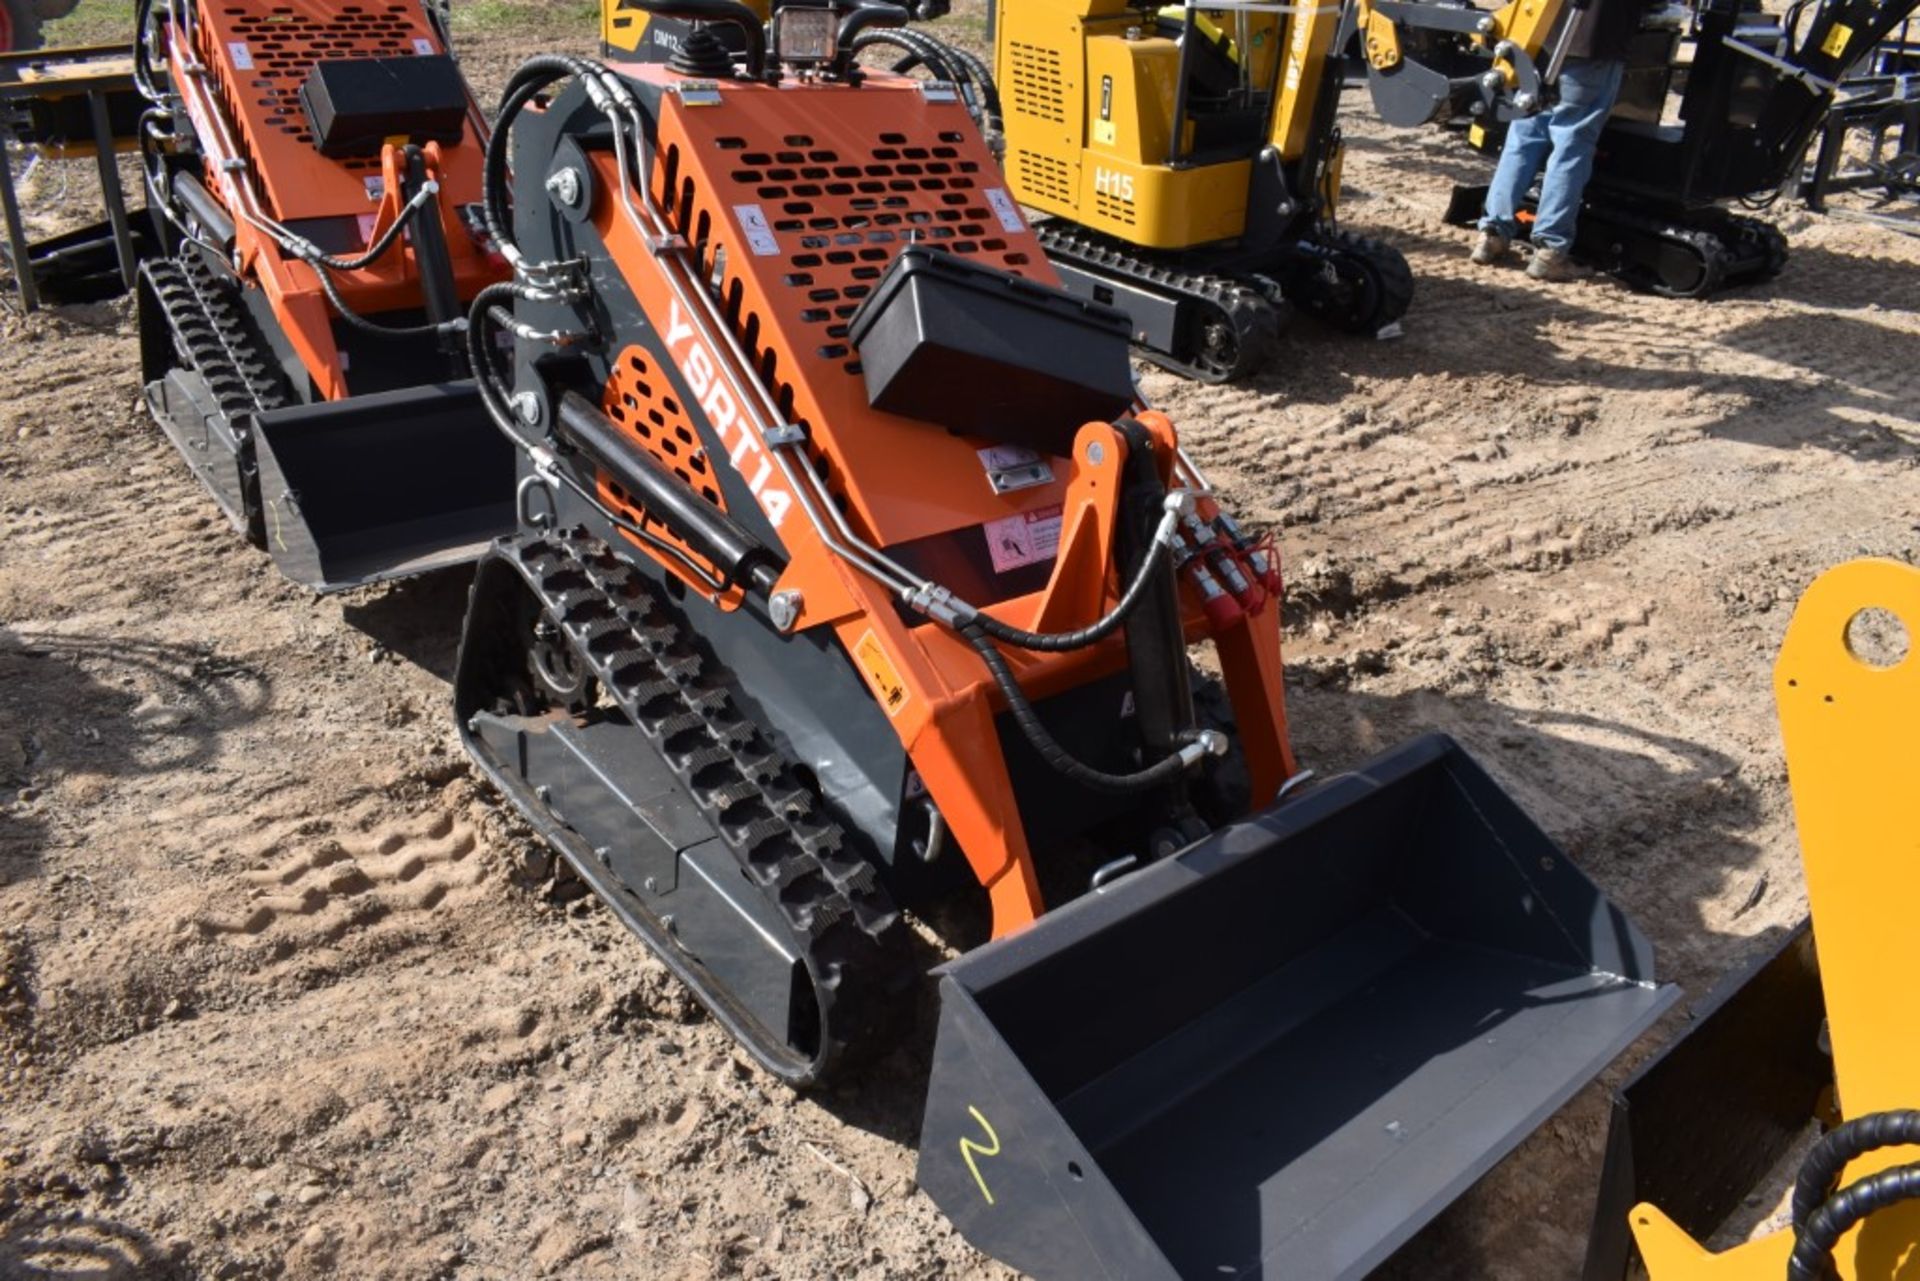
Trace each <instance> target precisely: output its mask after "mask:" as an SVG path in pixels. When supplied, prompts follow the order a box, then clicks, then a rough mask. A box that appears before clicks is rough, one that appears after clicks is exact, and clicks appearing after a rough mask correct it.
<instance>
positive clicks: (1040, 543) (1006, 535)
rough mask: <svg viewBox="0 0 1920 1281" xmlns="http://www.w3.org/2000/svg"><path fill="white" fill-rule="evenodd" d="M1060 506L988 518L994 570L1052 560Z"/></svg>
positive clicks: (1056, 545)
mask: <svg viewBox="0 0 1920 1281" xmlns="http://www.w3.org/2000/svg"><path fill="white" fill-rule="evenodd" d="M1061 519H1062V512H1061V509H1060V508H1058V507H1042V508H1041V509H1040V510H1039V511H1037V512H1027V513H1025V514H1024V515H1020V516H1008V517H1007V518H1006V519H1004V520H992V521H988V522H987V523H986V524H985V525H983V526H982V527H981V528H983V529H985V530H986V532H987V554H988V555H989V556H991V557H992V558H993V572H994V573H996V574H1004V573H1006V572H1007V571H1008V570H1010V569H1019V568H1020V567H1021V566H1023V565H1036V564H1038V563H1040V562H1041V561H1043V560H1052V559H1053V557H1054V554H1055V553H1056V552H1058V551H1059V550H1060V522H1061Z"/></svg>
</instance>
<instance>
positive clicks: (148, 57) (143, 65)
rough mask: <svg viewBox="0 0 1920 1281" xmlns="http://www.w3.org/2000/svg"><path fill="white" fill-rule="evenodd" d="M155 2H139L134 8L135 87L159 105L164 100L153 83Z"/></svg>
mask: <svg viewBox="0 0 1920 1281" xmlns="http://www.w3.org/2000/svg"><path fill="white" fill-rule="evenodd" d="M152 31H153V0H138V3H136V4H135V5H134V7H133V85H134V88H136V89H138V90H139V91H140V96H141V97H143V98H145V99H146V100H147V101H148V102H151V103H155V104H158V103H160V102H162V101H163V100H164V96H163V95H162V94H161V92H160V88H159V86H158V85H156V84H154V82H153V46H152V44H151V43H149V42H150V40H151V38H152Z"/></svg>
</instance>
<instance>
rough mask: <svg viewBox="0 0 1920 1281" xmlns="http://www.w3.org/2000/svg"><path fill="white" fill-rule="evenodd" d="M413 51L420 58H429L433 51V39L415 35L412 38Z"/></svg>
mask: <svg viewBox="0 0 1920 1281" xmlns="http://www.w3.org/2000/svg"><path fill="white" fill-rule="evenodd" d="M413 51H414V52H415V53H417V54H419V55H420V56H421V57H422V58H431V57H432V56H433V55H434V52H435V50H434V47H433V41H431V40H428V39H426V38H425V37H424V36H415V37H414V38H413Z"/></svg>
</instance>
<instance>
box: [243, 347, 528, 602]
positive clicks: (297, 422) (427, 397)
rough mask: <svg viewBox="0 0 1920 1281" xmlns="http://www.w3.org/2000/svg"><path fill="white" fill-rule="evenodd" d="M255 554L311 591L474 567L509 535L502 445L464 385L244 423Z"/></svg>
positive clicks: (507, 446) (307, 408)
mask: <svg viewBox="0 0 1920 1281" xmlns="http://www.w3.org/2000/svg"><path fill="white" fill-rule="evenodd" d="M253 445H254V450H255V456H256V460H257V462H258V464H259V468H260V506H261V516H262V523H263V529H262V533H263V534H264V536H265V539H266V545H267V551H268V552H269V553H270V554H271V555H272V556H273V559H274V563H275V564H276V565H278V566H279V568H280V572H281V573H283V574H285V575H286V576H287V577H288V578H291V579H292V580H293V581H295V582H297V583H300V584H302V585H303V586H306V587H310V588H312V589H314V590H315V591H321V592H332V591H342V590H345V589H347V588H350V587H359V586H362V585H365V584H369V583H378V582H384V581H386V580H388V579H394V578H406V577H410V576H412V575H415V574H424V573H427V572H428V571H430V570H434V569H444V568H447V567H450V566H454V565H463V564H468V563H470V562H472V561H474V560H477V559H478V558H479V556H480V553H481V552H483V551H485V550H486V548H487V546H488V544H489V543H491V542H492V541H493V540H494V539H495V538H498V537H500V536H501V535H502V534H505V533H507V532H509V531H510V530H512V529H513V527H514V511H513V493H514V466H515V455H514V449H513V446H512V444H511V443H510V442H508V440H507V439H506V437H504V436H502V435H501V434H500V432H499V430H498V429H497V428H495V427H494V425H493V423H492V422H491V421H490V420H489V419H488V418H487V413H486V409H485V408H484V407H483V406H482V405H481V403H480V393H479V392H478V391H477V390H476V389H475V387H474V385H473V384H472V383H471V382H459V383H438V384H430V385H427V386H423V387H409V388H405V389H403V390H399V391H388V392H375V393H372V394H369V395H363V396H353V397H350V398H348V399H346V400H340V401H323V402H320V403H317V404H312V405H300V406H295V407H293V408H289V409H277V410H271V411H269V412H267V413H263V414H261V415H259V416H258V417H257V418H255V419H254V438H253Z"/></svg>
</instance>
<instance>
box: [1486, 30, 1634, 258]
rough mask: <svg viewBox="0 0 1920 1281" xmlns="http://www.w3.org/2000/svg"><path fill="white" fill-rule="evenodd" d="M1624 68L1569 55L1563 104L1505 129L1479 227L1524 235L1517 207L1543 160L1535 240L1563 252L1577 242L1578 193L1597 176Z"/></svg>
mask: <svg viewBox="0 0 1920 1281" xmlns="http://www.w3.org/2000/svg"><path fill="white" fill-rule="evenodd" d="M1626 69H1627V67H1626V64H1625V63H1624V62H1610V61H1598V60H1595V59H1592V58H1568V59H1567V60H1566V63H1565V64H1564V65H1562V66H1561V68H1560V101H1559V102H1557V103H1555V104H1554V106H1553V107H1552V108H1551V109H1550V110H1547V111H1542V112H1539V113H1538V114H1536V115H1531V116H1528V117H1526V118H1525V119H1522V120H1516V121H1514V122H1513V124H1511V125H1510V126H1508V128H1507V145H1506V147H1505V148H1504V149H1503V150H1502V151H1501V152H1500V164H1499V167H1498V168H1496V169H1495V170H1494V171H1493V185H1492V186H1491V187H1489V188H1488V189H1487V214H1486V217H1484V218H1482V219H1481V220H1480V229H1481V230H1482V231H1492V232H1498V233H1499V234H1500V235H1502V236H1505V237H1507V238H1508V239H1509V240H1511V239H1512V238H1514V237H1515V236H1517V235H1519V233H1520V206H1521V204H1522V203H1524V202H1525V200H1526V198H1527V191H1528V189H1529V188H1531V187H1532V186H1533V180H1534V179H1535V178H1536V177H1539V174H1540V169H1541V166H1543V165H1544V166H1545V167H1546V171H1547V174H1546V177H1545V178H1542V179H1541V181H1540V205H1539V209H1538V211H1537V212H1536V215H1535V217H1534V223H1533V243H1534V244H1536V245H1538V246H1540V247H1541V248H1543V249H1562V250H1564V249H1566V248H1567V247H1568V246H1569V245H1571V244H1572V243H1573V232H1574V228H1575V226H1576V225H1577V224H1578V223H1579V220H1580V195H1581V193H1582V192H1584V191H1585V190H1586V189H1587V179H1588V178H1590V177H1592V176H1593V151H1594V148H1595V146H1596V145H1598V143H1599V141H1600V130H1601V129H1602V128H1604V127H1605V126H1606V123H1607V114H1608V113H1609V112H1611V111H1612V110H1613V100H1614V99H1615V98H1617V97H1619V96H1620V77H1621V75H1622V74H1623V73H1624V72H1625V71H1626Z"/></svg>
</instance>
